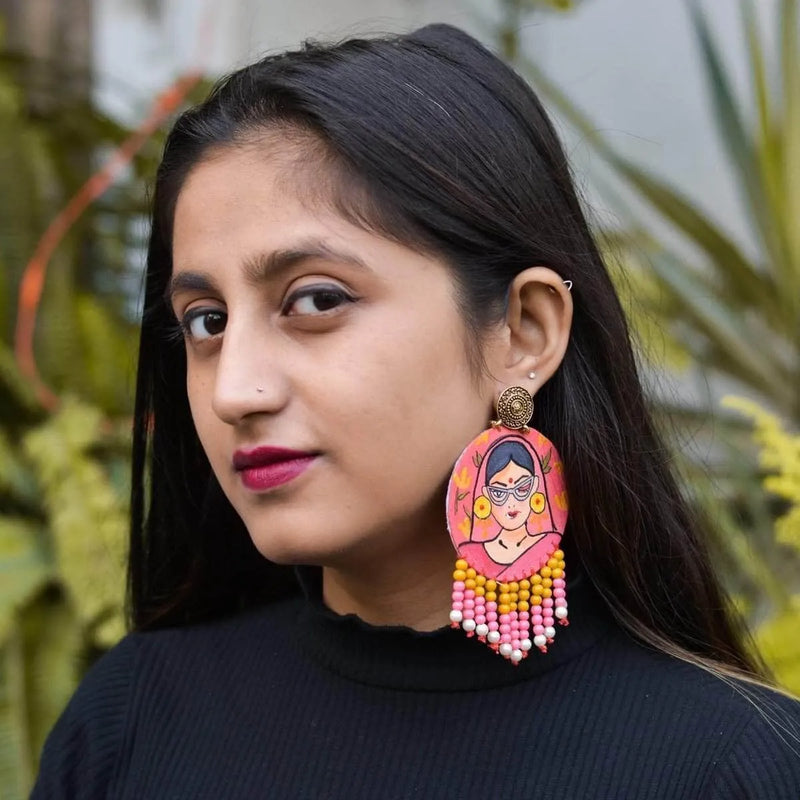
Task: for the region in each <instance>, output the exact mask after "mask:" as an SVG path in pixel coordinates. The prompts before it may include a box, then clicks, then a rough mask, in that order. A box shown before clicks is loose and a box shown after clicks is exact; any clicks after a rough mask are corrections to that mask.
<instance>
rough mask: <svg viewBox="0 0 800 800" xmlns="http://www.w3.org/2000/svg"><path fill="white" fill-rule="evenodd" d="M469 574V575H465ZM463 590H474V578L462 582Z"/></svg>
mask: <svg viewBox="0 0 800 800" xmlns="http://www.w3.org/2000/svg"><path fill="white" fill-rule="evenodd" d="M467 574H469V573H467ZM464 588H465V589H474V588H475V579H474V578H467V579H466V580H465V581H464Z"/></svg>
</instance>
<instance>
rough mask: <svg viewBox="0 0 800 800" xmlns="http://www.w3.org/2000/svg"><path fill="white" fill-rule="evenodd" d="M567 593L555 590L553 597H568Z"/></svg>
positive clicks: (562, 590) (563, 590)
mask: <svg viewBox="0 0 800 800" xmlns="http://www.w3.org/2000/svg"><path fill="white" fill-rule="evenodd" d="M566 596H567V592H566V590H565V589H553V597H566Z"/></svg>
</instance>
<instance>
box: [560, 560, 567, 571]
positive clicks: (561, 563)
mask: <svg viewBox="0 0 800 800" xmlns="http://www.w3.org/2000/svg"><path fill="white" fill-rule="evenodd" d="M566 566H567V564H566V562H565V561H564V559H563V558H562V559H561V561H559V562H558V568H559V569H564V567H566Z"/></svg>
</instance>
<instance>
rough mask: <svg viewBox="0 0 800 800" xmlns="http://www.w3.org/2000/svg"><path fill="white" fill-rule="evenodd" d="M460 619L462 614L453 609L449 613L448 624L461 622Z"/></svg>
mask: <svg viewBox="0 0 800 800" xmlns="http://www.w3.org/2000/svg"><path fill="white" fill-rule="evenodd" d="M462 619H463V614H462V613H461V612H460V611H458V610H456V609H453V610H452V611H451V612H450V622H461V620H462Z"/></svg>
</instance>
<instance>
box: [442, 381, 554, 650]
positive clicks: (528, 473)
mask: <svg viewBox="0 0 800 800" xmlns="http://www.w3.org/2000/svg"><path fill="white" fill-rule="evenodd" d="M497 416H498V419H497V420H493V421H492V423H491V427H490V428H488V429H487V430H485V431H484V432H483V433H481V434H480V435H479V436H478V437H477V439H475V440H474V441H473V442H471V443H470V444H469V445H468V446H467V448H466V449H465V450H464V452H463V453H462V454H461V456H460V457H459V459H458V461H457V462H456V465H455V467H454V469H453V474H452V476H451V478H450V483H449V485H448V490H447V525H448V529H449V531H450V538H451V540H452V542H453V545H454V546H455V549H456V553H457V560H456V564H455V570H454V572H453V594H452V598H453V602H452V610H451V612H450V622H451V624H452V627H454V628H459V627H460V628H463V629H464V630H465V631H466V633H467V636H477V637H478V639H479V640H480V641H482V642H486V643H488V645H489V647H491V648H492V649H493V650H495V651H497V652H499V653H500V655H502V656H504V657H505V658H507V659H509V660H510V661H511V662H512V663H514V664H517V663H519V662H520V661H521V660H522V659H523V658H525V657H526V656H527V655H528V651H529V650H530V649H531V648H532V647H533V646H536V647H538V648H539V650H541V651H542V652H543V653H546V652H547V645H548V644H550V643H552V641H553V638H554V636H555V633H556V630H555V623H556V620H558V622H559V624H561V625H568V624H569V623H568V621H567V599H566V579H565V569H564V552H563V551H562V550H561V548H560V543H561V535H562V534H563V532H564V527H565V525H566V522H567V492H566V488H565V483H564V475H563V465H562V463H561V458H560V457H559V455H558V453H557V451H556V448H555V447H554V446H553V444H552V442H550V440H549V439H547V438H546V437H545V436H543V435H542V434H541V433H539V432H538V431H536V430H533V429H531V428H529V427H528V423H529V422H530V420H531V417H532V416H533V398H532V397H531V395H530V393H529V392H528V391H527V390H526V389H524V388H523V387H521V386H513V387H510V388H508V389H506V390H505V391H504V392H503V393H502V394H501V395H500V397H499V398H498V401H497Z"/></svg>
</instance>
